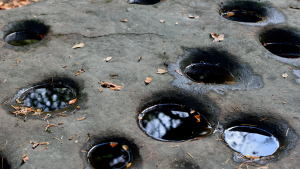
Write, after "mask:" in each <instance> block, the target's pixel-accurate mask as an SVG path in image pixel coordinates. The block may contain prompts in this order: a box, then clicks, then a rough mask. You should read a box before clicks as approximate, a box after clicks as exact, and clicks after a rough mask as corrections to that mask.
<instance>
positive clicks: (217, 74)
mask: <svg viewBox="0 0 300 169" xmlns="http://www.w3.org/2000/svg"><path fill="white" fill-rule="evenodd" d="M184 74H185V75H186V76H187V77H188V78H189V79H191V80H192V81H194V82H198V83H218V84H220V83H225V82H229V81H233V76H232V74H231V73H230V71H229V70H227V69H225V68H223V67H220V66H216V65H212V64H207V63H196V64H191V65H189V66H187V67H186V68H185V70H184Z"/></svg>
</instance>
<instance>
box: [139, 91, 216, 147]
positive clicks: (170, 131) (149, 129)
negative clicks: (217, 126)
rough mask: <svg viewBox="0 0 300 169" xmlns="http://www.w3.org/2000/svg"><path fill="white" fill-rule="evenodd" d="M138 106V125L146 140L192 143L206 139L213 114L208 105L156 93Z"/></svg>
mask: <svg viewBox="0 0 300 169" xmlns="http://www.w3.org/2000/svg"><path fill="white" fill-rule="evenodd" d="M147 100H148V101H147V102H146V103H143V104H142V105H141V106H140V107H139V116H138V125H139V126H140V128H141V130H142V131H143V132H144V133H145V134H146V135H148V136H149V137H151V138H153V139H156V140H159V141H168V142H182V141H187V140H196V139H200V138H205V137H207V136H210V135H211V134H212V133H213V131H214V127H213V125H212V124H214V118H215V115H214V114H213V113H214V112H213V111H210V110H209V108H208V107H210V106H211V105H210V103H206V102H202V101H200V100H199V99H197V98H195V97H192V96H189V95H188V94H186V95H180V94H171V93H168V92H167V91H165V92H162V93H156V94H153V95H152V98H149V99H147Z"/></svg>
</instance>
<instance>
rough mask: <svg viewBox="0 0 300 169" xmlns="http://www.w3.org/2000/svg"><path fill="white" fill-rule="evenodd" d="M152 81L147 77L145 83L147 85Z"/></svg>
mask: <svg viewBox="0 0 300 169" xmlns="http://www.w3.org/2000/svg"><path fill="white" fill-rule="evenodd" d="M151 81H152V77H150V76H148V77H146V80H145V83H146V84H149V83H150V82H151Z"/></svg>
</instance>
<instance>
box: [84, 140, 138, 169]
mask: <svg viewBox="0 0 300 169" xmlns="http://www.w3.org/2000/svg"><path fill="white" fill-rule="evenodd" d="M87 158H88V161H89V163H90V164H91V165H92V166H93V167H95V168H96V169H122V168H125V167H129V166H130V165H131V163H132V161H133V155H132V152H131V150H130V148H129V146H128V145H125V144H121V143H119V142H109V143H102V144H99V145H96V146H94V147H92V148H91V150H90V151H89V152H88V154H87Z"/></svg>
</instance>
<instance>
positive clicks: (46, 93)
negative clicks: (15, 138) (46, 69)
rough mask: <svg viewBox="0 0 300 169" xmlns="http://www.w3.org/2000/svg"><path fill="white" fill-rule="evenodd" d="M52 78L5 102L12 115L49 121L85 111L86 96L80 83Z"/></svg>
mask: <svg viewBox="0 0 300 169" xmlns="http://www.w3.org/2000/svg"><path fill="white" fill-rule="evenodd" d="M54 79H55V80H53V79H52V78H51V79H49V80H45V81H43V82H41V83H37V84H34V85H31V86H29V87H26V88H23V89H21V90H19V91H18V93H17V94H16V95H15V96H14V97H12V98H10V99H9V100H8V101H6V102H5V106H6V108H7V109H8V111H9V112H10V113H11V114H14V115H15V116H21V117H23V118H24V119H25V120H26V119H27V118H34V117H36V118H37V117H39V118H41V119H47V118H49V117H54V116H64V117H65V116H67V115H68V113H71V112H74V111H75V110H79V109H83V108H84V105H82V102H83V101H84V99H85V96H84V95H85V94H84V93H82V88H83V87H82V86H81V85H79V83H78V82H75V81H74V80H72V79H68V78H54Z"/></svg>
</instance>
